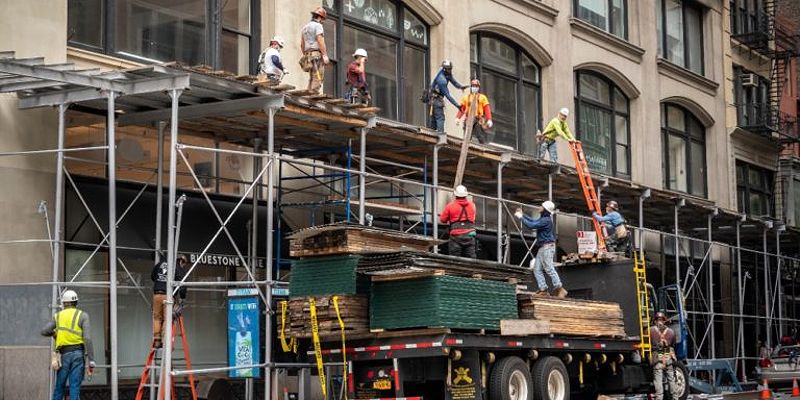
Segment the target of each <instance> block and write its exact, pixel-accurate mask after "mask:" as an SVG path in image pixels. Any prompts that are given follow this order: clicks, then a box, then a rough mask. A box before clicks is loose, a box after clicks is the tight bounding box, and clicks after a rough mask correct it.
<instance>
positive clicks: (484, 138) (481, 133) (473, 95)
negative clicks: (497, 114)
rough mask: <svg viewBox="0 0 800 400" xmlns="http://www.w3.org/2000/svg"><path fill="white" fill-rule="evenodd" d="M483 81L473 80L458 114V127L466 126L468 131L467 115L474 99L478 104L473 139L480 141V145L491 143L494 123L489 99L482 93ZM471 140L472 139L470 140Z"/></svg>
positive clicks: (473, 124) (473, 126)
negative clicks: (490, 135)
mask: <svg viewBox="0 0 800 400" xmlns="http://www.w3.org/2000/svg"><path fill="white" fill-rule="evenodd" d="M480 90H481V81H479V80H477V79H473V80H472V81H471V82H470V83H469V93H467V94H466V95H465V96H464V97H463V98H462V99H461V108H460V109H459V110H458V114H456V125H462V124H463V125H464V130H465V131H466V129H467V126H466V124H467V123H469V122H468V121H467V115H468V114H469V109H470V107H471V106H472V101H473V99H474V100H475V101H476V102H477V107H476V108H475V120H474V121H473V122H472V137H474V138H476V139H478V143H480V144H485V143H489V142H490V141H491V140H490V139H491V138H490V137H489V129H492V126H493V125H494V122H492V107H491V106H489V98H488V97H486V95H485V94H483V93H481V92H480ZM470 139H471V138H470Z"/></svg>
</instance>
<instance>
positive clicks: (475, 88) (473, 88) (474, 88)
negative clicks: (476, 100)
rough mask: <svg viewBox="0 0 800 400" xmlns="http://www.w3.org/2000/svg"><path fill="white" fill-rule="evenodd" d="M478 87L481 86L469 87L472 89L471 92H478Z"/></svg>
mask: <svg viewBox="0 0 800 400" xmlns="http://www.w3.org/2000/svg"><path fill="white" fill-rule="evenodd" d="M478 89H479V88H477V87H475V86H471V87H470V88H469V91H470V92H472V93H478Z"/></svg>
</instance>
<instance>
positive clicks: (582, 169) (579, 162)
mask: <svg viewBox="0 0 800 400" xmlns="http://www.w3.org/2000/svg"><path fill="white" fill-rule="evenodd" d="M569 150H570V152H571V153H572V159H573V160H574V161H575V170H576V171H577V172H578V181H579V182H580V185H581V189H583V197H584V198H585V199H586V205H588V206H589V211H591V212H596V213H598V214H603V209H602V208H600V199H598V198H597V191H596V190H595V188H594V182H592V174H591V173H590V172H589V165H588V164H587V163H586V155H585V154H584V153H583V147H582V146H581V142H580V141H578V140H576V141H573V142H570V143H569ZM592 224H594V231H595V232H596V233H597V251H598V252H600V253H602V252H604V251H606V240H605V238H606V236H605V228H604V227H603V225H602V224H600V222H598V221H597V220H596V219H594V218H592Z"/></svg>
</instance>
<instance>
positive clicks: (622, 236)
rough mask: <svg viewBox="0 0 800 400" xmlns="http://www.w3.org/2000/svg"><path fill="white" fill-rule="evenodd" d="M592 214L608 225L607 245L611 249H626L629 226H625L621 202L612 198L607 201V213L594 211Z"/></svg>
mask: <svg viewBox="0 0 800 400" xmlns="http://www.w3.org/2000/svg"><path fill="white" fill-rule="evenodd" d="M592 216H593V217H594V219H596V220H597V222H600V223H602V224H604V225H605V227H606V233H607V234H608V237H606V247H608V249H609V251H625V250H626V249H627V244H628V228H626V227H625V218H623V217H622V215H621V214H620V213H619V204H618V203H617V202H616V201H614V200H611V201H609V202H608V203H606V215H601V214H600V213H598V212H593V213H592Z"/></svg>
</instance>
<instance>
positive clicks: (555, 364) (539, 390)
mask: <svg viewBox="0 0 800 400" xmlns="http://www.w3.org/2000/svg"><path fill="white" fill-rule="evenodd" d="M532 375H533V398H534V400H569V375H568V374H567V367H565V366H564V363H563V362H561V360H559V359H558V358H556V357H552V356H549V357H544V358H542V359H541V360H539V361H537V362H536V364H533V374H532Z"/></svg>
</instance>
